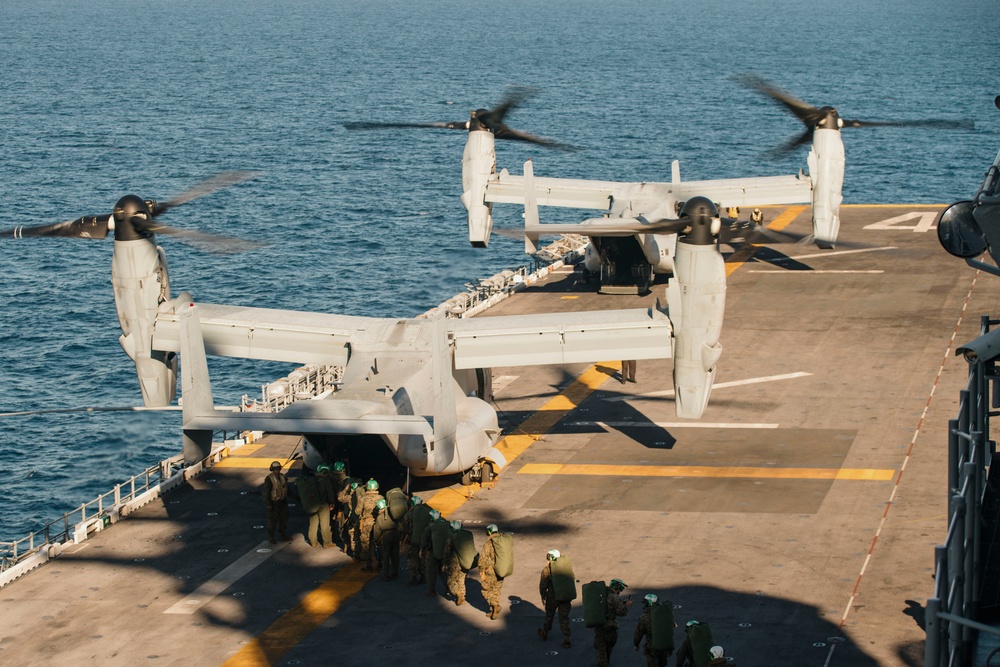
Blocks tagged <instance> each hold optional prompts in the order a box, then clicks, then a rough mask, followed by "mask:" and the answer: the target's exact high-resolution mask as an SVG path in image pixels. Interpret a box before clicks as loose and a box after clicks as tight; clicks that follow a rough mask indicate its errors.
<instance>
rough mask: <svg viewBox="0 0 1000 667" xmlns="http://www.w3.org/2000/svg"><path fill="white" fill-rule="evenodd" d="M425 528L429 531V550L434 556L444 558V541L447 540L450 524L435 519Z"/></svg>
mask: <svg viewBox="0 0 1000 667" xmlns="http://www.w3.org/2000/svg"><path fill="white" fill-rule="evenodd" d="M427 530H429V531H431V551H433V552H434V558H435V559H436V560H442V559H443V558H444V543H445V542H447V541H448V535H449V534H450V533H451V526H449V525H448V522H447V521H435V522H433V523H432V524H431V525H430V526H428V528H427Z"/></svg>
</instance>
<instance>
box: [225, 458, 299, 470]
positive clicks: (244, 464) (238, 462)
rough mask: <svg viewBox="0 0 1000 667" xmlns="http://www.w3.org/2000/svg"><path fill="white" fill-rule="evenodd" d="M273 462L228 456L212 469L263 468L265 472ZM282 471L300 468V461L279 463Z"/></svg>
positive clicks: (272, 459) (267, 459) (268, 459)
mask: <svg viewBox="0 0 1000 667" xmlns="http://www.w3.org/2000/svg"><path fill="white" fill-rule="evenodd" d="M275 460H279V461H280V460H281V459H274V458H266V459H262V458H260V457H251V456H230V457H229V458H228V459H222V460H221V461H219V462H218V463H216V464H215V465H214V466H212V467H213V468H263V469H264V470H267V469H268V468H270V467H271V462H272V461H275ZM281 464H282V466H283V468H282V469H283V470H285V471H286V472H287V471H288V470H291V469H297V468H301V467H302V461H292V463H291V465H289V464H287V463H286V462H285V461H281Z"/></svg>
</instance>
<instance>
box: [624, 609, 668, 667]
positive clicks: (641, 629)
mask: <svg viewBox="0 0 1000 667" xmlns="http://www.w3.org/2000/svg"><path fill="white" fill-rule="evenodd" d="M643 637H645V638H646V645H645V646H643V647H642V653H643V655H645V656H646V667H667V658H668V657H669V656H670V653H671V652H670V651H667V650H663V651H654V650H653V608H652V607H646V608H645V609H643V610H642V616H640V617H639V625H637V626H636V627H635V634H634V635H632V643H633V644H635V647H636V648H639V644H640V643H641V642H642V638H643Z"/></svg>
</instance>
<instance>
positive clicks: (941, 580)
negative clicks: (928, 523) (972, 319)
mask: <svg viewBox="0 0 1000 667" xmlns="http://www.w3.org/2000/svg"><path fill="white" fill-rule="evenodd" d="M996 324H1000V321H996V320H990V319H989V318H988V317H986V316H983V318H982V335H981V336H980V337H979V338H976V339H975V340H973V341H971V342H969V343H967V344H966V345H964V346H961V347H959V348H958V349H957V350H956V354H963V355H964V356H965V359H966V360H967V361H968V362H969V384H968V387H967V388H966V389H965V390H963V391H962V392H961V399H960V404H959V413H958V418H957V419H952V420H950V421H949V428H948V495H949V498H950V501H949V521H948V534H947V538H946V539H945V543H944V544H943V545H940V546H938V547H937V548H936V549H935V551H934V582H935V583H934V595H933V597H930V598H928V599H927V608H926V613H925V623H926V631H927V644H926V647H925V665H926V666H927V667H958V666H960V665H972V664H973V650H974V643H975V640H976V633H977V632H978V633H984V632H985V633H990V634H993V635H997V636H1000V627H994V626H990V625H986V624H984V623H981V622H979V621H978V620H977V616H978V611H979V606H980V602H981V599H982V585H983V574H984V569H985V563H984V562H983V549H982V532H983V526H984V524H985V523H987V517H986V516H985V515H984V511H983V509H984V507H983V500H984V496H985V494H986V492H987V485H988V478H989V469H990V466H991V465H992V463H993V458H994V455H995V454H996V443H995V442H993V441H991V440H990V418H991V417H992V416H994V415H996V414H1000V413H994V412H991V409H994V410H995V409H996V408H1000V392H997V382H998V381H1000V376H998V375H997V370H996V368H995V366H996V363H997V359H998V358H1000V329H994V330H993V331H990V330H989V327H990V325H996ZM991 388H992V390H993V391H992V397H991ZM988 662H989V660H987V663H988Z"/></svg>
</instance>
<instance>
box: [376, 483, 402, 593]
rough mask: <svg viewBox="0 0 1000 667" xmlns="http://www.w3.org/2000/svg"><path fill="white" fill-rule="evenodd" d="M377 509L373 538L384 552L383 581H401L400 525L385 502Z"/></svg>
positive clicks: (379, 504)
mask: <svg viewBox="0 0 1000 667" xmlns="http://www.w3.org/2000/svg"><path fill="white" fill-rule="evenodd" d="M377 507H378V509H377V510H376V515H375V526H374V529H373V530H372V538H373V539H374V540H375V543H376V544H378V545H379V548H380V549H381V550H382V581H389V580H390V579H399V524H397V523H396V522H395V521H393V520H392V516H391V515H390V514H389V509H388V507H387V506H386V504H385V501H384V500H383V501H382V502H380V503H378V505H377Z"/></svg>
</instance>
